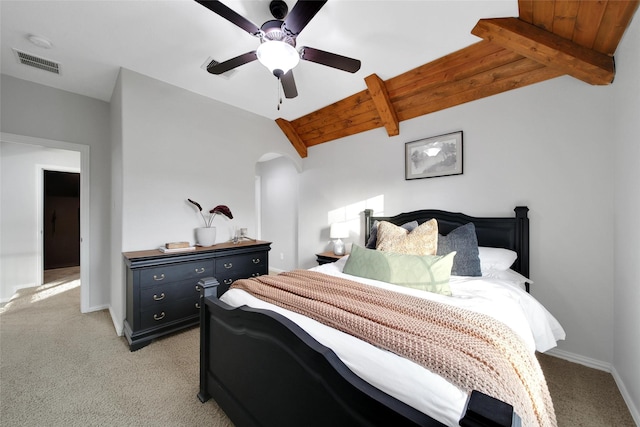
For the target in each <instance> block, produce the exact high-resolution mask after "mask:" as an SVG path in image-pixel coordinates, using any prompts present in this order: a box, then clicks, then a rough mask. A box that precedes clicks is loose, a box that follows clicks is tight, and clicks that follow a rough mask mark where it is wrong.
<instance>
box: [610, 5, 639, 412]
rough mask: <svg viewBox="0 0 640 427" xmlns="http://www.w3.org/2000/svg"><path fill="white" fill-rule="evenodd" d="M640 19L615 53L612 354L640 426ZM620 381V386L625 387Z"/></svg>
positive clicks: (634, 23)
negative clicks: (639, 268) (639, 266)
mask: <svg viewBox="0 0 640 427" xmlns="http://www.w3.org/2000/svg"><path fill="white" fill-rule="evenodd" d="M638 52H640V18H639V17H638V16H637V14H636V16H635V18H634V21H633V22H632V25H631V26H630V28H629V29H628V30H627V33H626V34H625V35H624V38H623V39H622V42H621V43H620V46H619V48H618V51H617V52H616V55H615V57H616V68H617V72H616V80H615V82H614V84H613V89H614V105H613V109H614V112H615V115H614V121H613V126H612V129H614V130H615V135H616V138H615V144H614V145H613V147H614V150H613V151H614V152H615V160H614V161H615V164H614V177H615V178H614V179H615V234H614V237H615V246H614V254H615V276H614V277H615V279H614V283H615V287H614V300H613V313H614V329H613V337H614V338H613V353H614V359H613V362H614V367H615V370H616V372H615V374H616V375H617V378H616V379H619V381H618V384H619V385H621V387H620V388H621V391H622V393H623V396H624V397H625V399H626V400H627V404H628V406H629V407H630V408H631V410H632V413H633V415H634V419H635V421H636V423H638V424H640V368H639V366H640V365H639V364H638V360H640V330H639V326H638V325H640V310H639V309H638V307H639V306H640V278H639V277H638V265H640V223H639V222H638V219H639V218H640V120H639V118H640V81H639V80H638V76H640V55H638ZM621 380H622V381H621Z"/></svg>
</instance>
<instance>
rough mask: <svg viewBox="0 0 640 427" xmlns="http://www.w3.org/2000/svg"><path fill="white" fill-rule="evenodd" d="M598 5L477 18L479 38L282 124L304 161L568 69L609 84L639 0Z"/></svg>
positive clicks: (554, 1)
mask: <svg viewBox="0 0 640 427" xmlns="http://www.w3.org/2000/svg"><path fill="white" fill-rule="evenodd" d="M593 3H594V4H592V2H590V1H587V0H518V7H519V11H520V14H519V15H520V16H519V18H502V19H483V20H480V21H479V22H478V24H477V25H476V28H474V30H473V31H472V33H473V34H475V35H477V36H480V37H481V38H483V39H484V40H482V41H480V42H479V43H476V44H474V45H471V46H467V47H466V48H463V49H461V50H459V51H457V52H453V53H451V54H449V55H446V56H444V57H442V58H439V59H436V60H435V61H433V62H430V63H428V64H424V65H422V66H420V67H417V68H415V69H413V70H410V71H408V72H406V73H403V74H400V75H398V76H396V77H392V78H390V79H388V80H385V81H382V80H381V79H380V78H379V77H378V76H377V75H375V74H374V75H372V76H369V77H367V78H366V79H365V83H366V84H367V89H366V90H362V91H360V92H357V93H354V94H353V95H350V96H348V97H346V98H344V99H341V100H339V101H337V102H334V103H333V104H331V105H328V106H326V107H324V108H321V109H319V110H316V111H314V112H311V113H309V114H307V115H305V116H302V117H299V118H297V119H294V120H292V121H291V122H289V121H287V120H284V119H277V120H276V122H277V123H278V126H280V129H282V131H283V132H284V133H285V135H286V136H287V138H288V139H289V141H290V142H291V144H292V145H293V146H294V147H295V149H296V150H297V151H298V153H299V154H300V156H301V157H303V158H304V157H307V149H308V148H309V147H312V146H314V145H318V144H322V143H325V142H329V141H333V140H336V139H339V138H344V137H346V136H350V135H355V134H357V133H361V132H366V131H369V130H372V129H376V128H380V127H385V128H386V131H387V134H389V136H393V135H398V134H399V129H400V127H399V123H400V122H402V121H404V120H409V119H412V118H415V117H418V116H421V115H424V114H429V113H432V112H435V111H440V110H443V109H446V108H450V107H453V106H456V105H460V104H463V103H466V102H471V101H474V100H476V99H480V98H484V97H487V96H491V95H495V94H498V93H502V92H506V91H509V90H512V89H516V88H520V87H524V86H527V85H530V84H534V83H538V82H541V81H545V80H549V79H552V78H555V77H558V76H561V75H565V74H568V75H571V76H573V77H576V78H578V79H580V80H583V81H586V82H588V83H591V84H609V83H611V81H612V80H613V77H614V73H615V70H614V66H613V65H614V64H613V58H612V56H613V54H614V52H615V50H616V48H617V46H618V43H619V42H620V40H621V38H622V36H623V34H624V32H625V29H626V28H627V27H628V26H629V24H630V22H631V20H632V18H633V16H634V14H635V12H636V11H637V9H638V7H639V5H640V0H625V1H618V0H602V1H599V2H593ZM595 3H598V4H595ZM585 27H589V28H585ZM396 132H397V133H396Z"/></svg>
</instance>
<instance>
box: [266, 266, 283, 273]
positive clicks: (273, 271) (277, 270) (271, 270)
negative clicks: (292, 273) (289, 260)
mask: <svg viewBox="0 0 640 427" xmlns="http://www.w3.org/2000/svg"><path fill="white" fill-rule="evenodd" d="M285 271H287V270H281V269H279V268H273V267H269V274H280V273H284V272H285Z"/></svg>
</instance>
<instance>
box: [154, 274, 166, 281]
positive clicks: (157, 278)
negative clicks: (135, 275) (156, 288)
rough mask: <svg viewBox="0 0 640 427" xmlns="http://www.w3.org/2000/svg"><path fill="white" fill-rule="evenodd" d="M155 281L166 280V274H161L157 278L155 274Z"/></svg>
mask: <svg viewBox="0 0 640 427" xmlns="http://www.w3.org/2000/svg"><path fill="white" fill-rule="evenodd" d="M153 280H158V281H160V280H164V273H162V274H161V275H159V276H156V275H155V274H154V275H153Z"/></svg>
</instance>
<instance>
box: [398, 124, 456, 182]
mask: <svg viewBox="0 0 640 427" xmlns="http://www.w3.org/2000/svg"><path fill="white" fill-rule="evenodd" d="M461 174H462V131H460V132H454V133H448V134H446V135H441V136H434V137H432V138H425V139H420V140H418V141H413V142H407V143H406V144H405V160H404V178H405V179H420V178H433V177H436V176H447V175H461Z"/></svg>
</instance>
